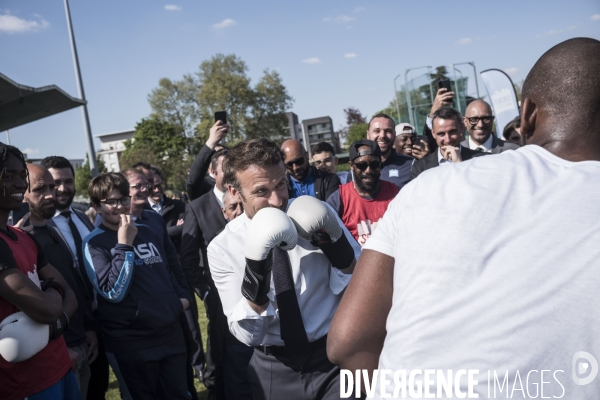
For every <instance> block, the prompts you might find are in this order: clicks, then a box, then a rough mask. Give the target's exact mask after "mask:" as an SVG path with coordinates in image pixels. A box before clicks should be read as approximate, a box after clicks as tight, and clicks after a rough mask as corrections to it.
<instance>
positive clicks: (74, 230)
mask: <svg viewBox="0 0 600 400" xmlns="http://www.w3.org/2000/svg"><path fill="white" fill-rule="evenodd" d="M60 215H62V216H63V217H65V218H66V219H67V222H68V223H69V228H70V229H71V234H72V235H73V241H74V242H75V250H76V252H77V265H78V266H79V273H80V274H81V276H82V277H83V280H84V281H85V285H86V286H87V290H88V292H89V293H90V295H92V294H93V289H92V283H91V282H90V280H89V279H88V276H87V274H86V273H85V264H84V262H83V245H82V243H83V241H82V240H81V235H80V234H79V230H78V229H77V225H75V222H73V219H72V218H71V211H70V210H69V211H63V212H61V213H60Z"/></svg>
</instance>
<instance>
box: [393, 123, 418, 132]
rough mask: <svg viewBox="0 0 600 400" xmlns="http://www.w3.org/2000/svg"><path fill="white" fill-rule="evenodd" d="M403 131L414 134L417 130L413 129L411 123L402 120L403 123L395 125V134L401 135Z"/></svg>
mask: <svg viewBox="0 0 600 400" xmlns="http://www.w3.org/2000/svg"><path fill="white" fill-rule="evenodd" d="M409 129H410V130H409ZM403 133H413V134H416V133H417V131H416V130H415V127H414V126H412V125H411V124H407V123H405V122H404V123H401V124H398V125H396V135H401V134H403Z"/></svg>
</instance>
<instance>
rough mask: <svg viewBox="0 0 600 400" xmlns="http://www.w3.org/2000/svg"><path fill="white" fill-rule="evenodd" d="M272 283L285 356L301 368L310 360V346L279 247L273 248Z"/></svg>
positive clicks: (287, 259)
mask: <svg viewBox="0 0 600 400" xmlns="http://www.w3.org/2000/svg"><path fill="white" fill-rule="evenodd" d="M273 282H274V284H275V293H276V295H275V297H276V298H277V306H278V307H279V321H280V329H281V339H283V342H284V343H285V355H286V356H287V357H289V358H290V359H291V360H292V364H293V366H294V367H296V368H302V367H303V366H304V364H306V362H307V361H308V359H309V358H310V353H311V350H310V344H309V343H308V337H307V336H306V329H304V322H302V314H300V306H299V305H298V298H297V297H296V290H295V289H294V279H293V277H292V267H291V265H290V257H289V256H288V254H287V251H285V250H282V249H281V248H280V247H275V248H273Z"/></svg>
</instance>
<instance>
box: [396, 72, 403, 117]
mask: <svg viewBox="0 0 600 400" xmlns="http://www.w3.org/2000/svg"><path fill="white" fill-rule="evenodd" d="M400 75H402V74H398V76H396V77H395V78H394V95H395V96H394V97H396V111H397V112H398V123H400V98H399V97H398V89H396V79H398V78H399V77H400Z"/></svg>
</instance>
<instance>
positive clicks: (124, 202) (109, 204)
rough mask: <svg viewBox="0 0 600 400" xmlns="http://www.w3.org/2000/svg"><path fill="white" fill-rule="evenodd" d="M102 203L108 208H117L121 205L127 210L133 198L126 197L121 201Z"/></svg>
mask: <svg viewBox="0 0 600 400" xmlns="http://www.w3.org/2000/svg"><path fill="white" fill-rule="evenodd" d="M100 203H104V204H106V206H107V207H108V208H117V207H118V206H119V204H121V205H122V206H123V207H125V208H127V207H129V205H130V204H131V197H129V196H124V197H121V198H120V199H108V200H100Z"/></svg>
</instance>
